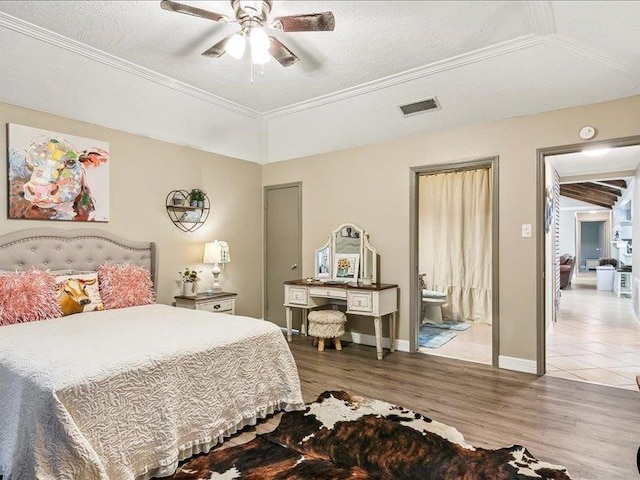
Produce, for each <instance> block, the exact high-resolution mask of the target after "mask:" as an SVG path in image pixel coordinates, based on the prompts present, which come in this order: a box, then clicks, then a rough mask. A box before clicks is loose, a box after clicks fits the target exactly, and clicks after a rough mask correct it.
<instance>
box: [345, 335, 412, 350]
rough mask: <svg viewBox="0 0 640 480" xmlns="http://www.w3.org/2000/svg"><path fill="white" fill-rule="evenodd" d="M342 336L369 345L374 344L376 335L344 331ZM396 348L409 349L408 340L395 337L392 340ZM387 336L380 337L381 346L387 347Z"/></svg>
mask: <svg viewBox="0 0 640 480" xmlns="http://www.w3.org/2000/svg"><path fill="white" fill-rule="evenodd" d="M342 338H343V339H344V340H346V341H348V342H353V343H357V344H359V345H369V346H370V347H375V346H376V336H375V335H367V334H366V333H359V332H345V334H344V335H343V336H342ZM393 343H394V345H395V348H396V350H398V351H400V352H408V351H409V340H398V339H397V338H396V339H395V341H394V342H393ZM389 344H390V343H389V338H388V337H382V347H383V348H389Z"/></svg>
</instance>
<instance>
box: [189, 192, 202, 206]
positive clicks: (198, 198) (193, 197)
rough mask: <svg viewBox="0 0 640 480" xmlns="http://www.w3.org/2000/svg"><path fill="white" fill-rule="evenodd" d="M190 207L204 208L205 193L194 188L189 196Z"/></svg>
mask: <svg viewBox="0 0 640 480" xmlns="http://www.w3.org/2000/svg"><path fill="white" fill-rule="evenodd" d="M189 205H190V206H192V207H198V208H202V207H204V192H203V191H202V190H200V189H199V188H194V189H193V190H191V193H190V194H189Z"/></svg>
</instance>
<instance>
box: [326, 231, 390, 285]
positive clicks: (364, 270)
mask: <svg viewBox="0 0 640 480" xmlns="http://www.w3.org/2000/svg"><path fill="white" fill-rule="evenodd" d="M346 227H351V228H352V229H353V230H355V231H357V232H358V234H359V235H360V248H359V251H358V254H359V255H360V266H359V269H358V282H360V281H361V280H362V279H363V278H371V282H372V283H378V252H377V250H376V249H375V248H374V247H373V246H372V245H371V243H369V233H367V232H366V231H365V230H364V229H363V228H361V227H359V226H358V225H356V224H354V223H343V224H341V225H340V226H339V227H338V228H336V229H335V230H333V231H332V232H331V234H330V235H329V238H328V240H327V241H326V242H325V244H324V245H323V246H322V247H320V248H319V249H318V250H316V251H315V255H314V265H315V272H314V274H315V278H317V279H319V280H335V279H334V271H333V263H334V256H335V254H336V253H337V248H336V246H337V240H336V239H337V238H338V236H339V235H340V232H341V231H342V230H343V229H345V228H346ZM327 248H328V249H329V274H328V275H327V274H326V273H325V274H321V273H320V266H319V264H318V254H319V253H320V252H322V251H324V250H325V249H327ZM365 254H366V256H365ZM369 256H370V257H371V266H369V265H368V262H366V261H365V259H366V258H368V257H369Z"/></svg>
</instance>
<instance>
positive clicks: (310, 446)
mask: <svg viewBox="0 0 640 480" xmlns="http://www.w3.org/2000/svg"><path fill="white" fill-rule="evenodd" d="M347 478H348V479H371V480H374V479H384V480H392V479H393V480H395V479H404V480H413V479H416V480H418V479H420V480H442V479H452V480H453V479H462V478H464V479H465V480H484V479H492V480H526V479H537V480H552V479H553V480H571V478H570V477H569V474H568V473H567V471H566V469H565V468H563V467H560V466H555V465H550V464H548V463H544V462H541V461H539V460H537V459H536V458H535V457H534V456H533V455H531V453H529V451H528V450H527V449H526V448H524V447H522V446H519V445H514V446H511V447H507V448H500V449H497V450H487V449H484V448H474V447H473V446H472V445H469V444H468V443H467V442H465V440H464V438H463V436H462V434H461V433H460V432H458V430H456V429H455V428H453V427H450V426H448V425H445V424H443V423H440V422H436V421H434V420H431V419H430V418H427V417H425V416H424V415H421V414H419V413H416V412H413V411H411V410H407V409H405V408H403V407H399V406H396V405H392V404H390V403H387V402H383V401H381V400H371V399H366V398H362V397H357V396H355V395H351V394H349V393H346V392H324V393H323V394H321V395H320V396H319V397H318V399H317V400H316V401H315V402H313V403H311V404H309V405H308V406H307V409H306V410H305V411H299V412H288V413H284V414H283V415H282V418H281V420H280V424H279V425H278V427H277V428H276V429H275V430H274V431H272V432H271V433H265V434H263V435H258V436H257V437H255V438H254V439H253V440H251V441H249V442H248V443H244V444H242V445H235V446H232V447H229V448H227V449H222V448H218V449H215V450H213V451H211V452H209V453H208V454H205V455H200V456H197V457H194V458H193V459H191V460H189V461H188V462H187V463H185V464H184V465H182V467H181V468H180V469H179V470H178V472H176V474H175V475H174V476H173V480H211V479H270V480H280V479H305V480H320V479H322V480H328V479H331V480H337V479H347Z"/></svg>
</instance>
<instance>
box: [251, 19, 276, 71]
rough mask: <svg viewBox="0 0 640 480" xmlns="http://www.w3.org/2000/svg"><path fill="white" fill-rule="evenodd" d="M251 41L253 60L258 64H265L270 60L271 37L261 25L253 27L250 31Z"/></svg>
mask: <svg viewBox="0 0 640 480" xmlns="http://www.w3.org/2000/svg"><path fill="white" fill-rule="evenodd" d="M249 43H250V44H251V61H252V62H253V63H254V64H257V65H264V64H265V63H267V62H268V61H269V59H270V58H271V55H270V54H269V37H268V36H267V33H266V32H265V31H264V30H263V29H262V28H260V27H256V28H252V29H251V32H250V33H249Z"/></svg>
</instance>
